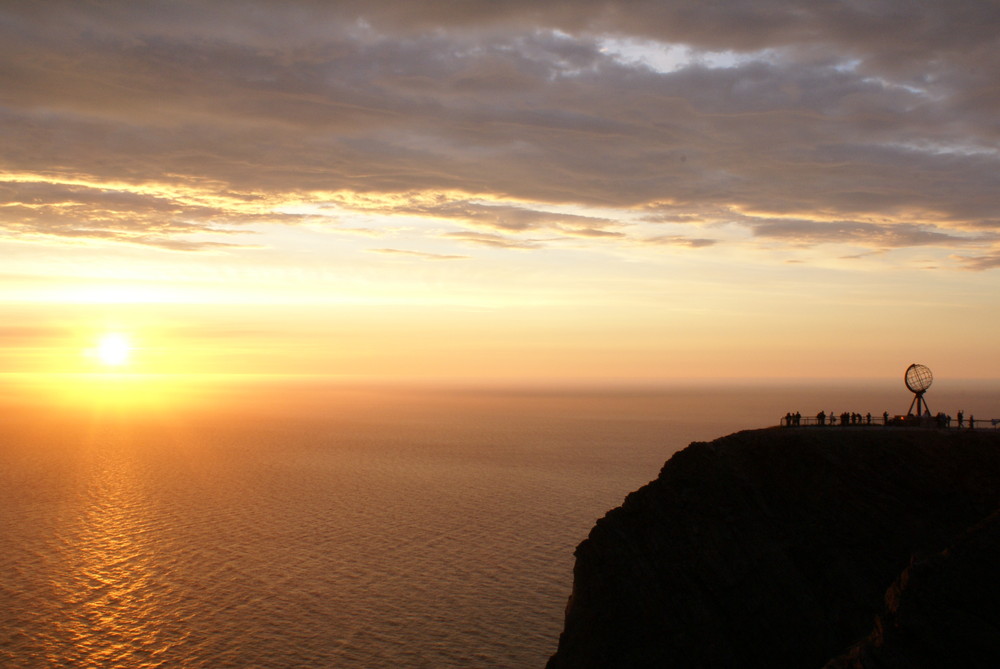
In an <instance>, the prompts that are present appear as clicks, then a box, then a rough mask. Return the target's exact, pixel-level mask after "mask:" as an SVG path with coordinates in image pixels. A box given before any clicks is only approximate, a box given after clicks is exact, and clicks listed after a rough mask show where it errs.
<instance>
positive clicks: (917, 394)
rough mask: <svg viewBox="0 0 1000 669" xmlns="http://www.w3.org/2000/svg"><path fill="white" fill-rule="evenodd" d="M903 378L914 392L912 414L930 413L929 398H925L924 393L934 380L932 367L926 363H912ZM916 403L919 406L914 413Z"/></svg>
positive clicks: (911, 405) (911, 403)
mask: <svg viewBox="0 0 1000 669" xmlns="http://www.w3.org/2000/svg"><path fill="white" fill-rule="evenodd" d="M903 379H904V381H905V382H906V387H907V388H909V389H910V392H911V393H913V401H912V402H910V411H909V413H910V415H917V416H923V415H925V414H926V415H929V414H930V412H931V410H930V409H929V408H927V400H925V399H924V393H925V392H927V389H928V388H930V387H931V384H932V383H933V382H934V375H933V374H932V373H931V370H930V368H929V367H927V366H925V365H917V364H913V365H910V366H909V367H907V368H906V375H905V376H904V377H903ZM914 405H916V407H917V412H916V414H914V413H913V407H914Z"/></svg>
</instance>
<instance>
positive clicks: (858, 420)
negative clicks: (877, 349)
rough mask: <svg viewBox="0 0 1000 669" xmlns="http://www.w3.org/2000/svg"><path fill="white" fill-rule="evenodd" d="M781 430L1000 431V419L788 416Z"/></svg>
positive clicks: (780, 423) (782, 422)
mask: <svg viewBox="0 0 1000 669" xmlns="http://www.w3.org/2000/svg"><path fill="white" fill-rule="evenodd" d="M778 425H780V426H781V427H884V426H886V425H888V426H890V427H937V428H951V429H955V430H958V429H961V430H1000V418H965V417H963V418H962V421H961V423H959V422H958V421H957V420H956V419H953V418H952V417H951V416H945V415H938V416H886V415H885V414H883V415H881V416H873V415H871V414H864V415H860V414H850V413H846V414H839V415H836V416H824V417H823V418H820V417H819V416H801V415H800V416H796V415H785V416H782V417H781V419H780V420H779V421H778Z"/></svg>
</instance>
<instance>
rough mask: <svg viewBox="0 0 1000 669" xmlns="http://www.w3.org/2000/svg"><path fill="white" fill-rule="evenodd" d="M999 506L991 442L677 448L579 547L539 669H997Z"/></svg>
mask: <svg viewBox="0 0 1000 669" xmlns="http://www.w3.org/2000/svg"><path fill="white" fill-rule="evenodd" d="M998 507H1000V434H998V433H996V432H993V431H970V430H964V431H958V430H948V431H945V430H923V429H896V428H872V429H865V430H845V431H840V430H836V429H820V428H811V429H810V428H799V429H796V428H792V429H780V428H776V429H767V430H754V431H746V432H740V433H737V434H733V435H730V436H727V437H723V438H721V439H717V440H715V441H713V442H711V443H701V442H698V443H694V444H691V445H690V446H689V447H688V448H686V449H685V450H683V451H681V452H679V453H677V454H676V455H674V457H672V458H671V459H670V460H669V461H668V462H667V463H666V464H665V465H664V467H663V469H662V470H661V472H660V475H659V477H658V478H657V479H656V480H654V481H652V482H651V483H649V484H648V485H646V486H644V487H643V488H641V489H639V490H637V491H636V492H634V493H632V494H630V495H629V496H628V497H627V498H626V500H625V502H624V504H623V505H622V506H621V507H619V508H617V509H614V510H612V511H610V512H609V513H608V514H607V515H606V516H605V517H604V518H602V519H600V520H599V521H598V522H597V524H596V526H595V527H594V528H593V529H592V530H591V533H590V536H589V538H588V539H586V540H585V541H584V542H583V543H581V544H580V546H579V547H578V548H577V551H576V566H575V569H574V584H573V594H572V597H571V599H570V602H569V605H568V606H567V611H566V623H565V628H564V632H563V634H562V636H561V638H560V642H559V649H558V652H557V653H556V655H554V656H553V658H552V659H551V660H550V662H549V667H550V668H551V669H559V668H561V667H573V668H574V669H579V668H586V667H741V668H746V667H769V668H774V667H795V668H797V669H798V668H801V667H822V666H824V664H826V663H827V662H830V667H838V668H839V667H875V666H878V667H911V666H925V665H923V664H919V663H918V664H914V663H913V662H914V661H915V660H913V658H914V657H921V656H922V655H927V654H928V653H930V650H928V649H930V648H936V649H937V650H936V651H934V652H935V653H937V656H940V657H946V658H947V662H944V664H950V665H951V666H980V664H979V663H980V662H986V663H987V664H982V665H981V666H1000V648H998V644H997V642H994V641H993V640H994V639H1000V596H998V594H1000V593H997V588H998V585H997V583H998V582H1000V579H997V578H996V572H995V565H996V564H998V562H997V560H996V557H997V556H998V554H1000V550H998V548H1000V530H998V527H1000V521H998V520H996V519H992V520H989V521H987V518H988V517H989V516H990V515H991V514H992V513H993V512H994V511H995V510H997V509H998ZM977 524H980V525H979V527H978V528H977V529H976V530H975V532H973V533H972V534H967V532H968V531H969V530H970V528H973V527H974V526H976V525H977ZM955 565H959V566H955ZM927 583H931V585H927ZM911 587H921V588H923V589H924V592H923V593H918V594H917V595H914V594H913V591H912V590H911V589H910V588H911ZM935 588H936V589H935ZM887 592H888V600H887ZM932 592H936V593H937V595H932V594H930V593H932ZM925 593H926V598H928V599H930V600H933V597H935V596H936V597H938V598H941V597H945V598H946V599H948V601H949V602H952V604H953V606H952V607H951V608H950V609H949V607H948V606H945V605H943V604H941V603H940V602H939V603H938V605H935V606H933V607H927V606H926V605H920V604H919V603H920V602H922V601H924V599H923V598H924V594H925ZM949 593H950V594H949ZM977 593H979V594H977ZM949 598H950V599H949ZM887 601H888V604H887ZM914 602H917V604H916V605H915V604H914ZM942 611H943V613H942ZM956 611H957V612H960V613H956ZM932 614H934V615H938V617H937V618H934V617H933V616H932ZM911 628H912V629H911ZM917 630H919V631H917ZM969 637H971V638H972V639H975V640H979V642H978V643H970V639H969ZM916 640H920V641H921V643H923V645H924V648H923V650H920V649H919V648H916V647H915V646H914V643H915V641H916ZM907 644H909V645H907ZM963 654H964V655H963ZM931 656H934V655H933V653H931ZM832 658H838V659H837V660H833V659H832ZM876 662H878V664H876ZM926 666H942V665H941V663H938V664H937V665H933V664H930V665H926Z"/></svg>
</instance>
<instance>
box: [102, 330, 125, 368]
mask: <svg viewBox="0 0 1000 669" xmlns="http://www.w3.org/2000/svg"><path fill="white" fill-rule="evenodd" d="M131 353H132V344H131V342H130V341H129V340H128V337H126V336H125V335H123V334H121V333H119V332H109V333H108V334H106V335H104V336H103V337H101V341H100V342H99V343H98V345H97V357H98V359H100V361H101V362H102V363H104V364H105V365H111V366H114V367H118V366H120V365H124V364H125V363H126V362H128V359H129V355H130V354H131Z"/></svg>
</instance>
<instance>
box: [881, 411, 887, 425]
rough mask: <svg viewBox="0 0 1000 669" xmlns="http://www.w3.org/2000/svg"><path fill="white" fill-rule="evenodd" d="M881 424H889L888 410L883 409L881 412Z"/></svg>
mask: <svg viewBox="0 0 1000 669" xmlns="http://www.w3.org/2000/svg"><path fill="white" fill-rule="evenodd" d="M882 424H883V425H888V424H889V412H888V411H883V412H882Z"/></svg>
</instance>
